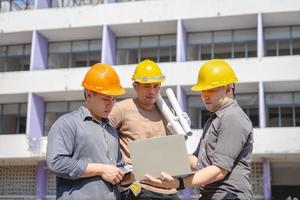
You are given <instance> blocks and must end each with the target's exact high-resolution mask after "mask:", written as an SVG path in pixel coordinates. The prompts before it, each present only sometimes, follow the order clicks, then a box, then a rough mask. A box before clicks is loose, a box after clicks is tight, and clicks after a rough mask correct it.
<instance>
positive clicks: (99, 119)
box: [46, 63, 125, 200]
mask: <svg viewBox="0 0 300 200" xmlns="http://www.w3.org/2000/svg"><path fill="white" fill-rule="evenodd" d="M82 87H83V88H84V97H85V105H84V106H81V107H79V109H78V110H76V111H73V112H71V113H68V114H65V115H63V116H62V117H60V118H59V119H58V120H57V121H56V122H55V123H54V124H53V126H52V127H51V130H50V133H49V135H48V146H47V156H46V158H47V166H48V169H49V170H50V171H52V172H53V173H55V175H56V176H57V178H56V180H57V185H56V188H57V194H56V195H57V199H64V200H66V199H90V200H94V199H120V193H119V190H118V188H117V186H116V184H117V183H119V182H120V181H121V180H122V179H123V175H124V173H123V170H122V166H123V165H124V162H123V159H122V154H121V152H120V148H119V139H118V133H117V131H116V129H114V128H113V127H111V126H110V124H109V122H108V119H107V116H108V114H109V113H110V111H111V109H112V107H113V105H114V102H115V98H116V96H119V95H123V94H124V93H125V90H124V89H123V88H122V86H121V85H120V80H119V77H118V75H117V73H116V72H115V70H114V69H113V68H112V67H111V66H110V65H107V64H102V63H98V64H95V65H93V66H92V67H91V68H89V70H88V72H87V73H86V75H85V77H84V79H83V81H82Z"/></svg>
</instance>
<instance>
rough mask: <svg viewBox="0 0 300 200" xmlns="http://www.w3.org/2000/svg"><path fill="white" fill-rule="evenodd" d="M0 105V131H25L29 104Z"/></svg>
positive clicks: (8, 132) (3, 132) (13, 132)
mask: <svg viewBox="0 0 300 200" xmlns="http://www.w3.org/2000/svg"><path fill="white" fill-rule="evenodd" d="M0 107H1V109H0V133H1V134H18V133H25V132H26V115H27V104H26V103H23V104H18V103H13V104H0Z"/></svg>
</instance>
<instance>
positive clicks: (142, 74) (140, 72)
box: [131, 60, 166, 83]
mask: <svg viewBox="0 0 300 200" xmlns="http://www.w3.org/2000/svg"><path fill="white" fill-rule="evenodd" d="M131 79H132V80H133V81H136V82H139V83H161V82H164V81H165V80H166V77H165V76H164V75H163V73H162V72H161V70H160V68H159V66H158V65H157V64H156V63H155V62H153V61H151V60H144V61H142V62H140V63H139V64H138V65H137V66H136V68H135V71H134V74H133V76H132V78H131Z"/></svg>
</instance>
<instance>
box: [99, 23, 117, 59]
mask: <svg viewBox="0 0 300 200" xmlns="http://www.w3.org/2000/svg"><path fill="white" fill-rule="evenodd" d="M115 40H116V39H115V34H114V33H113V32H112V31H111V30H110V28H109V27H108V26H107V25H104V26H103V37H102V54H101V62H102V63H107V64H111V65H114V64H115V60H116V41H115Z"/></svg>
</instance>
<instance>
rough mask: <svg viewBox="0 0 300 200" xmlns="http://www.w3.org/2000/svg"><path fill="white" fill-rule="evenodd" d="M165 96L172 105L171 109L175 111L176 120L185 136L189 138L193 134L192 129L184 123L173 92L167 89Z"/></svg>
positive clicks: (184, 120)
mask: <svg viewBox="0 0 300 200" xmlns="http://www.w3.org/2000/svg"><path fill="white" fill-rule="evenodd" d="M166 94H167V96H168V98H169V100H170V103H171V104H172V107H173V109H174V110H175V113H176V115H177V117H178V120H179V122H180V124H181V126H182V128H183V130H184V132H185V134H186V135H187V136H191V135H192V134H193V132H192V129H191V127H190V125H189V124H188V122H187V121H186V119H185V118H184V117H183V115H182V110H181V107H180V105H179V103H178V101H177V99H176V97H175V94H174V92H173V90H172V89H171V88H168V89H167V90H166Z"/></svg>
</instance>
